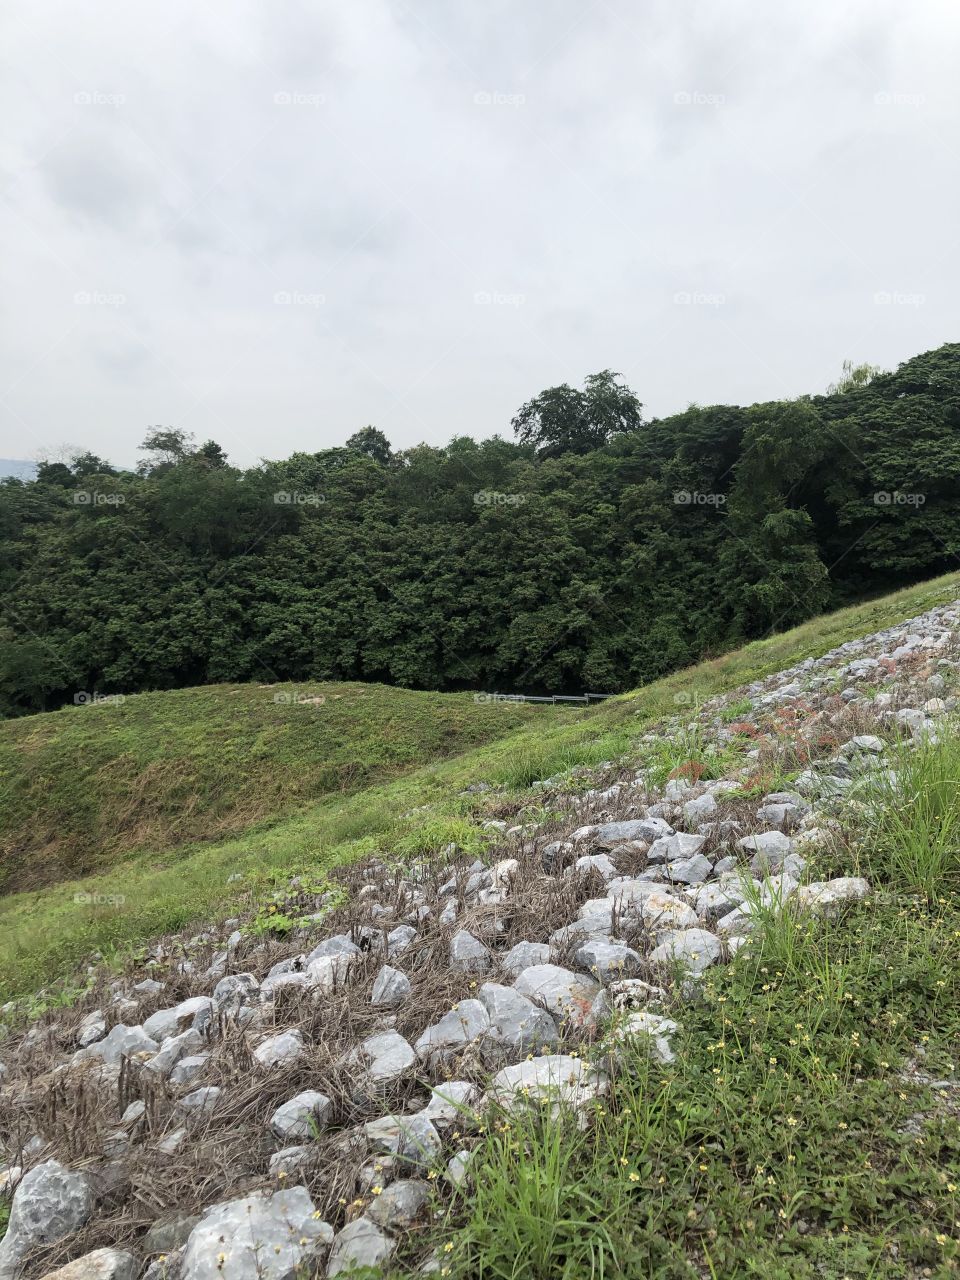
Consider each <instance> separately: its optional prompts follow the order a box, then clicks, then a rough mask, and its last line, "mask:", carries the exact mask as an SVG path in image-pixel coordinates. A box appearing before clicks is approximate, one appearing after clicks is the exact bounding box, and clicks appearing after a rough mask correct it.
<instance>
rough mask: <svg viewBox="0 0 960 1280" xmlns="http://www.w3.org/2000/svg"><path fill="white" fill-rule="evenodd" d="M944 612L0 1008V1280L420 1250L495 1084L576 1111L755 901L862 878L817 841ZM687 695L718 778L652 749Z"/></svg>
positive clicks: (907, 699)
mask: <svg viewBox="0 0 960 1280" xmlns="http://www.w3.org/2000/svg"><path fill="white" fill-rule="evenodd" d="M958 619H960V614H958V611H957V608H956V607H953V606H951V607H946V608H941V609H936V610H932V611H931V612H930V613H928V614H926V615H924V616H923V617H921V618H917V619H914V620H913V621H912V622H911V623H909V624H907V625H905V626H902V627H898V628H894V629H891V630H890V631H887V632H882V633H879V634H878V635H875V636H871V637H868V638H866V639H863V640H859V641H856V642H853V643H851V644H846V645H843V646H841V647H840V648H839V649H836V650H834V651H833V652H831V653H829V654H826V655H825V656H824V657H822V658H819V659H809V660H807V661H806V662H804V663H801V664H800V665H799V666H797V667H794V668H791V669H790V670H787V671H784V672H781V673H779V674H778V675H776V676H772V677H770V678H768V679H766V680H763V681H759V682H757V683H755V684H752V685H750V686H748V687H747V688H745V689H741V690H738V691H737V692H736V693H734V694H731V695H729V696H726V697H724V698H719V699H714V700H712V701H708V702H706V703H704V705H703V706H702V707H699V708H698V709H697V710H696V713H695V715H692V714H691V713H690V711H689V710H687V709H686V708H684V707H682V706H681V707H679V708H678V709H679V710H680V711H681V712H682V713H683V714H682V720H681V718H680V717H678V718H677V719H676V720H675V721H674V722H672V723H668V724H665V725H661V726H658V727H657V729H656V731H655V732H650V733H646V734H644V735H642V736H638V741H637V762H634V763H633V764H632V766H631V767H628V765H627V764H625V763H624V762H620V763H619V764H614V763H611V765H610V766H609V767H606V768H601V769H598V770H596V771H595V779H594V785H593V786H592V787H591V788H589V789H587V790H584V789H583V788H582V785H581V786H580V787H579V788H578V789H576V790H571V788H570V781H571V779H570V777H569V776H565V777H562V778H556V779H548V780H546V781H545V782H544V783H541V784H540V785H538V786H536V787H534V788H532V789H531V796H532V797H533V802H532V804H531V808H530V813H531V814H532V813H533V806H534V805H535V804H536V803H538V802H539V801H541V800H542V799H543V798H544V796H545V795H547V796H548V797H549V809H550V811H551V813H553V814H555V813H557V812H563V813H566V814H567V815H568V816H567V818H566V819H565V820H563V821H558V820H557V819H556V818H555V817H552V818H550V819H548V820H545V819H544V818H543V817H542V812H543V811H542V810H538V811H537V814H539V815H540V816H530V814H527V815H524V813H522V812H521V813H520V815H519V816H520V817H521V821H519V822H517V823H516V825H513V826H508V825H507V822H506V821H505V820H504V819H503V817H502V816H497V817H495V818H494V817H491V818H489V819H488V820H487V821H486V822H485V824H484V825H485V827H486V829H487V831H488V833H489V836H490V845H491V848H490V856H489V857H488V858H487V859H476V860H468V859H464V858H461V857H459V856H458V854H457V851H456V850H450V851H448V854H447V856H446V858H445V859H443V860H441V863H440V864H438V865H390V864H389V863H387V862H386V861H375V862H371V863H369V864H367V865H365V866H363V867H359V868H353V869H350V870H348V871H346V872H344V873H343V875H342V877H341V889H342V891H341V892H340V893H338V894H330V893H329V892H324V893H322V894H315V893H313V892H312V891H311V890H310V889H309V887H307V886H304V885H303V884H302V883H299V882H293V883H292V884H291V885H290V886H289V887H288V888H287V890H286V891H285V892H284V895H283V899H282V903H281V905H282V906H283V908H284V910H283V912H282V914H284V915H286V916H289V915H290V914H291V913H292V912H296V913H297V914H298V916H299V919H300V925H299V927H297V928H296V929H295V930H294V931H293V932H291V933H288V934H286V935H284V936H281V937H277V936H273V935H272V934H271V931H270V930H269V928H262V927H259V926H258V927H254V926H253V924H252V923H251V922H250V921H246V922H244V921H241V920H240V919H239V918H238V919H233V920H228V921H226V922H224V923H223V924H222V925H221V926H217V927H214V926H211V927H210V928H209V929H207V930H205V931H204V932H203V933H202V934H200V935H197V936H194V937H190V938H169V939H165V940H164V941H162V942H161V943H159V944H158V945H157V946H155V947H154V948H153V950H152V951H151V953H150V954H149V956H148V958H147V959H146V961H141V962H140V963H139V964H138V965H135V964H134V963H133V962H131V963H130V964H129V965H128V967H127V970H126V972H125V973H124V974H123V975H121V976H117V974H116V972H111V971H109V970H107V969H106V968H104V967H100V968H99V969H98V970H97V972H96V974H95V975H94V980H93V982H92V985H91V989H90V991H89V992H88V993H87V995H86V996H85V997H84V998H83V999H82V1000H81V1001H80V1002H79V1003H78V1004H77V1006H76V1007H75V1008H73V1009H71V1010H69V1011H66V1012H64V1011H63V1010H57V1011H53V1012H50V1013H47V1014H45V1015H43V1016H42V1017H41V1018H40V1019H38V1020H37V1021H36V1022H35V1023H34V1024H33V1025H31V1026H28V1027H24V1026H23V1025H22V1022H19V1023H18V1022H16V1017H17V1011H16V1010H8V1011H7V1013H8V1015H9V1016H10V1018H11V1019H12V1020H13V1024H14V1025H16V1027H17V1029H16V1032H15V1033H14V1032H11V1033H10V1034H8V1036H7V1038H6V1040H5V1041H4V1042H3V1043H2V1045H0V1057H2V1060H3V1063H2V1066H0V1142H2V1146H0V1195H10V1194H11V1193H13V1200H12V1208H11V1213H10V1223H9V1227H8V1230H7V1233H6V1235H5V1237H4V1239H3V1240H2V1242H0V1280H19V1277H21V1276H25V1277H41V1276H43V1277H48V1278H49V1280H52V1278H53V1277H54V1276H56V1277H59V1278H60V1280H71V1277H79V1276H84V1277H103V1280H133V1278H134V1277H140V1276H148V1277H150V1280H159V1278H160V1277H168V1278H169V1280H214V1278H216V1280H280V1278H281V1277H282V1278H284V1280H286V1278H288V1277H289V1278H292V1277H293V1276H295V1275H296V1274H297V1272H298V1268H304V1267H310V1268H313V1269H314V1270H316V1269H317V1268H319V1267H323V1268H325V1273H326V1274H327V1275H328V1276H336V1275H339V1274H341V1273H343V1272H346V1271H348V1270H349V1269H350V1268H352V1267H356V1266H361V1265H367V1266H373V1267H376V1266H380V1265H382V1264H384V1263H385V1262H387V1261H388V1260H389V1259H390V1258H391V1257H395V1256H396V1250H397V1249H398V1248H401V1249H402V1250H405V1251H406V1256H410V1252H411V1250H412V1251H413V1252H414V1253H415V1252H416V1248H415V1246H416V1241H417V1239H418V1237H419V1236H423V1233H424V1229H425V1228H426V1227H428V1226H429V1223H430V1220H431V1215H432V1214H433V1213H434V1211H435V1206H436V1201H437V1196H438V1194H442V1188H443V1187H444V1186H447V1187H460V1186H462V1185H463V1184H464V1183H466V1182H468V1181H469V1177H470V1159H471V1150H472V1147H473V1145H474V1143H475V1141H476V1134H477V1131H478V1126H479V1124H480V1123H481V1122H482V1119H483V1117H484V1115H485V1113H486V1112H487V1110H488V1108H490V1107H499V1108H502V1109H504V1110H506V1111H510V1110H511V1109H513V1108H515V1107H517V1106H521V1105H522V1106H526V1105H529V1104H530V1102H531V1100H533V1101H539V1102H540V1103H543V1104H545V1105H549V1106H551V1107H554V1108H557V1107H560V1106H563V1107H567V1108H570V1109H572V1110H574V1111H576V1112H579V1113H580V1114H581V1115H582V1117H583V1118H584V1121H585V1122H586V1120H588V1119H589V1114H590V1108H591V1107H592V1106H594V1105H595V1104H596V1101H597V1099H599V1098H601V1097H602V1095H603V1094H604V1092H605V1091H606V1090H607V1089H608V1088H609V1087H610V1084H611V1079H612V1077H613V1076H614V1075H615V1073H616V1070H617V1069H618V1062H619V1061H620V1059H621V1056H622V1054H623V1053H624V1050H625V1046H630V1051H631V1052H636V1051H637V1046H641V1047H642V1049H643V1050H645V1051H646V1052H649V1053H650V1054H652V1055H653V1056H654V1058H655V1059H656V1060H658V1061H659V1062H662V1063H667V1062H669V1061H670V1060H671V1058H672V1056H673V1053H674V1047H673V1044H674V1041H675V1039H676V1037H677V1035H678V1033H679V1030H680V1026H681V1025H682V1009H683V1005H684V1003H685V1002H687V1001H689V1000H693V999H696V998H697V991H698V984H699V983H700V982H701V981H702V977H703V975H704V973H705V972H706V971H707V970H708V969H710V968H711V967H712V966H715V965H722V964H725V963H727V962H729V961H730V960H731V959H732V957H733V956H735V954H736V952H737V950H738V949H739V948H740V947H741V946H743V945H744V944H745V943H746V942H747V940H748V939H749V937H750V934H751V932H752V930H753V929H754V928H755V927H756V924H757V920H758V918H759V916H760V915H761V913H763V912H764V911H768V910H771V909H773V910H787V909H790V910H792V909H798V910H806V911H812V912H819V913H831V912H835V911H837V910H839V909H841V908H842V907H843V905H844V904H846V903H851V902H855V901H857V900H859V899H861V898H863V897H865V896H866V895H867V894H868V893H869V891H870V887H869V885H868V884H867V882H866V881H865V880H862V879H860V878H858V877H850V876H844V877H833V878H827V879H824V878H822V877H820V876H819V875H818V872H817V867H818V863H819V862H820V861H821V859H822V856H823V853H824V851H825V850H826V849H828V848H829V847H830V845H831V842H832V841H835V840H837V839H839V838H840V837H841V836H842V833H843V814H844V805H846V804H849V803H850V802H851V800H855V799H856V797H857V795H858V793H859V789H860V788H862V787H863V786H864V785H867V784H870V783H871V782H875V781H876V780H877V779H883V777H885V776H886V774H887V773H888V771H889V768H890V766H889V763H888V755H889V748H890V744H891V743H892V742H893V741H894V740H907V741H912V740H919V739H922V738H923V737H924V736H926V735H933V734H936V733H938V732H939V731H940V728H939V726H940V725H941V724H943V723H944V717H945V716H946V715H947V713H949V712H950V711H952V710H953V709H954V707H955V705H956V698H955V697H954V696H953V694H952V692H951V690H952V689H953V688H954V687H955V686H956V677H957V657H956V655H957V638H956V633H957V623H958ZM691 721H692V722H693V723H694V724H695V726H696V732H697V735H698V740H699V742H700V744H701V750H702V752H709V753H712V758H713V759H714V760H722V761H723V763H724V766H725V768H724V772H725V775H726V776H724V777H715V778H708V777H707V776H706V772H705V771H703V770H702V768H701V765H702V761H698V759H697V758H695V757H694V756H693V755H691V756H690V757H689V758H683V757H682V756H681V758H679V759H678V761H677V764H676V767H675V768H673V769H672V770H670V771H669V772H670V775H671V776H669V777H667V778H666V779H665V780H659V781H658V779H657V778H656V776H655V773H656V770H655V769H654V767H653V766H652V764H651V760H652V759H653V756H654V755H655V749H657V748H659V747H660V746H661V745H662V743H663V742H664V741H666V740H669V737H670V734H671V733H673V734H674V735H675V736H676V737H677V739H678V741H679V740H686V739H684V735H685V734H686V735H688V728H687V726H688V725H689V723H690V722H691ZM638 764H639V767H638ZM579 772H580V775H581V776H580V778H579V781H580V782H581V783H582V771H579ZM784 773H786V774H787V775H789V776H790V778H791V780H790V782H789V784H788V785H786V786H779V787H778V786H777V785H775V783H776V781H777V777H778V775H782V774H784ZM765 782H770V783H771V785H769V786H768V787H766V786H764V783H765ZM474 794H475V796H476V797H477V803H478V805H481V806H486V811H487V812H488V813H489V812H491V811H494V806H495V804H497V803H498V801H499V800H502V799H503V797H498V796H497V793H496V792H495V791H494V790H492V789H491V788H489V787H484V788H482V789H480V788H477V789H475V792H474ZM502 812H503V809H501V814H502ZM258 919H260V917H258ZM261 924H262V920H261ZM424 1238H425V1237H424ZM421 1252H422V1249H421ZM436 1265H437V1264H436V1262H435V1260H433V1259H432V1258H427V1260H426V1262H425V1264H424V1268H425V1270H431V1269H435V1267H436ZM311 1274H312V1272H311Z"/></svg>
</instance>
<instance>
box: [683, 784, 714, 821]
mask: <svg viewBox="0 0 960 1280" xmlns="http://www.w3.org/2000/svg"><path fill="white" fill-rule="evenodd" d="M719 807H720V806H719V805H718V804H717V802H716V799H715V798H714V796H713V795H712V794H711V793H710V792H709V791H708V792H707V793H706V794H705V795H702V796H697V798H696V799H695V800H688V801H687V802H686V804H685V805H684V806H683V820H684V822H686V824H687V826H688V827H695V826H696V825H697V824H698V823H700V822H709V821H710V820H711V819H712V818H713V817H714V815H715V814H716V812H717V810H718V809H719Z"/></svg>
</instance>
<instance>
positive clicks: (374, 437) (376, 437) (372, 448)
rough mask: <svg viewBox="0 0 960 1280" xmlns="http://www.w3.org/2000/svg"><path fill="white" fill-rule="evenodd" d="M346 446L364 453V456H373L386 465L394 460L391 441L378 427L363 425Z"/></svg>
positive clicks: (375, 460)
mask: <svg viewBox="0 0 960 1280" xmlns="http://www.w3.org/2000/svg"><path fill="white" fill-rule="evenodd" d="M344 448H346V449H350V450H352V451H353V452H354V453H362V454H363V455H364V457H367V458H372V459H373V460H374V462H379V463H380V465H381V466H384V467H385V466H387V465H388V464H389V463H390V462H392V461H393V452H392V450H391V448H390V441H389V440H388V439H387V437H386V436H385V435H384V434H383V432H382V431H378V430H377V428H376V427H361V428H360V430H359V431H355V432H354V434H353V435H352V436H351V437H350V439H349V440H348V441H347V443H346V445H345V446H344Z"/></svg>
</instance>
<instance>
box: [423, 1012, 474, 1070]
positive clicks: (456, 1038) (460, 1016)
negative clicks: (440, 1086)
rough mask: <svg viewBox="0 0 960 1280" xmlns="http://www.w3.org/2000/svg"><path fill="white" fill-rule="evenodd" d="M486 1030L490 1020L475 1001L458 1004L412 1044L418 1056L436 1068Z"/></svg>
mask: <svg viewBox="0 0 960 1280" xmlns="http://www.w3.org/2000/svg"><path fill="white" fill-rule="evenodd" d="M489 1029H490V1018H489V1016H488V1015H487V1011H486V1009H485V1008H484V1007H483V1005H482V1004H481V1003H480V1001H479V1000H461V1001H460V1002H459V1004H456V1005H454V1007H453V1008H452V1009H451V1010H450V1012H449V1013H445V1014H444V1015H443V1017H442V1018H441V1019H440V1021H439V1022H436V1023H434V1024H433V1026H431V1027H427V1029H426V1031H424V1032H423V1034H422V1035H421V1036H420V1037H419V1038H418V1039H417V1040H416V1042H415V1043H414V1046H413V1047H414V1049H415V1050H416V1051H417V1054H418V1056H419V1057H420V1058H421V1059H423V1060H425V1061H429V1062H431V1063H433V1064H434V1065H436V1064H437V1063H439V1062H440V1061H442V1060H443V1058H444V1057H445V1056H447V1055H448V1054H449V1053H451V1052H459V1051H461V1050H463V1049H465V1048H466V1046H467V1045H468V1044H472V1043H473V1041H474V1040H476V1039H477V1038H478V1037H479V1036H482V1035H483V1034H484V1032H485V1031H488V1030H489Z"/></svg>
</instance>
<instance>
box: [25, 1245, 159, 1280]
mask: <svg viewBox="0 0 960 1280" xmlns="http://www.w3.org/2000/svg"><path fill="white" fill-rule="evenodd" d="M139 1269H140V1266H139V1263H138V1262H137V1260H136V1258H135V1257H134V1256H133V1254H132V1253H126V1252H124V1251H123V1250H121V1249H94V1251H93V1253H88V1254H86V1255H85V1256H84V1257H83V1258H77V1259H76V1260H75V1261H74V1262H68V1263H67V1264H66V1266H64V1267H58V1268H57V1270H56V1271H48V1272H47V1274H46V1275H45V1276H44V1277H43V1280H136V1277H137V1272H138V1271H139Z"/></svg>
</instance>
